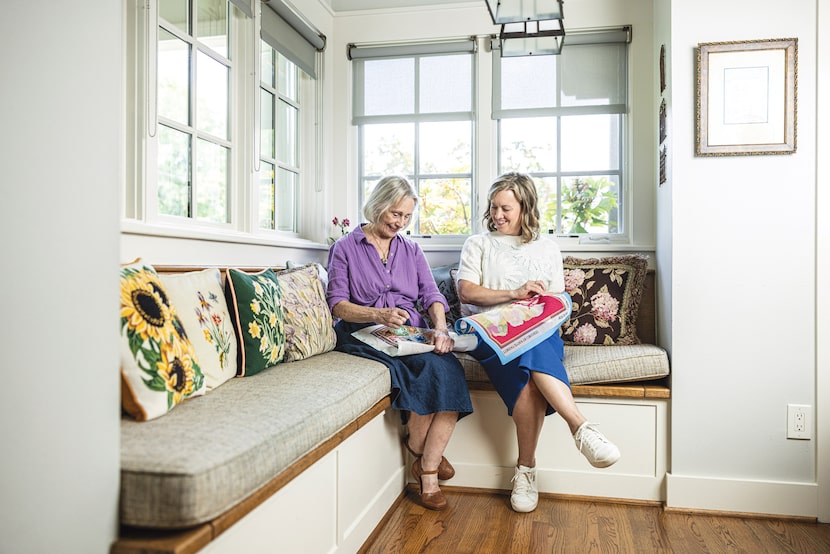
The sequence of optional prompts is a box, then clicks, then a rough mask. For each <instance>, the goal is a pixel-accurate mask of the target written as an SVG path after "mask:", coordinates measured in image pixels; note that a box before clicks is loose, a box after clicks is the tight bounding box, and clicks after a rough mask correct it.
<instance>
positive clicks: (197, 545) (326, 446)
mask: <svg viewBox="0 0 830 554" xmlns="http://www.w3.org/2000/svg"><path fill="white" fill-rule="evenodd" d="M665 381H666V380H660V381H653V382H651V381H650V382H645V383H618V384H602V385H574V386H573V387H572V390H573V394H574V397H577V398H591V397H593V398H601V399H606V400H607V399H615V398H616V399H629V400H630V399H668V398H670V397H671V392H670V389H669V387H668V386H667V383H666V382H665ZM469 385H470V389H471V390H493V388H492V386H491V385H490V384H489V383H470V384H469ZM390 405H391V403H390V400H389V398H388V397H387V398H384V399H383V400H381V401H380V402H378V403H377V404H375V406H373V407H372V408H371V409H370V410H368V411H367V412H365V413H364V414H363V415H361V416H360V417H359V418H358V419H356V420H355V421H353V422H352V423H350V424H349V425H348V426H346V427H344V428H343V429H341V430H340V431H339V432H338V433H337V434H336V435H335V436H333V437H331V438H330V439H329V440H327V441H326V442H325V443H323V444H321V445H320V446H318V447H317V448H315V449H314V450H312V451H311V452H309V453H308V454H307V455H306V456H304V457H303V458H301V459H299V460H297V461H296V462H295V463H294V464H292V465H291V466H289V467H288V468H287V469H286V470H285V471H283V472H282V473H280V474H279V475H277V476H276V477H274V478H273V479H272V480H271V481H269V482H268V483H267V484H266V485H265V486H263V487H262V488H261V489H259V490H258V491H256V492H255V493H254V494H252V495H251V496H250V497H248V498H247V499H245V500H244V501H243V502H241V503H239V504H237V505H236V506H234V507H233V508H232V509H231V510H229V511H228V512H226V513H224V514H222V515H220V516H218V517H216V518H215V519H213V520H211V521H209V522H207V523H204V524H201V525H199V526H196V527H193V528H190V529H185V530H176V531H164V530H152V529H138V528H131V527H123V528H122V529H121V532H120V536H119V538H118V540H117V541H116V542H115V543H113V545H112V548H111V549H110V552H111V554H192V553H196V552H198V551H200V550H201V549H203V548H205V547H206V546H207V545H208V544H209V543H210V542H211V541H213V540H214V539H215V538H216V537H218V536H219V535H221V534H222V533H223V532H225V531H227V530H228V529H229V528H230V527H231V526H232V525H233V524H235V523H236V522H238V521H239V520H241V519H242V518H243V517H245V516H246V515H247V514H248V513H250V512H251V511H253V510H254V509H255V508H257V507H258V506H259V505H261V504H262V503H263V502H265V501H266V500H267V499H268V498H270V497H271V496H272V495H274V494H275V493H276V492H277V491H279V490H280V489H282V488H283V487H284V486H285V485H287V484H288V483H289V482H291V481H292V480H293V479H294V478H295V477H296V476H298V475H299V474H301V473H302V472H303V471H305V470H306V469H308V468H309V467H311V466H312V465H313V464H314V463H315V462H317V461H318V460H319V459H321V458H322V457H323V456H325V455H326V454H327V453H329V452H331V451H332V450H334V449H335V448H336V447H337V446H338V445H340V444H341V443H343V442H344V441H345V440H346V439H347V438H349V437H350V436H351V435H353V434H354V433H355V432H356V431H357V430H358V429H360V428H361V427H363V426H364V425H366V424H367V423H368V422H369V421H371V420H372V419H374V418H375V417H376V416H377V415H379V414H381V413H382V412H384V411H385V410H386V409H388V408H389V407H390Z"/></svg>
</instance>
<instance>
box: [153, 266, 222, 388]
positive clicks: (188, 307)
mask: <svg viewBox="0 0 830 554" xmlns="http://www.w3.org/2000/svg"><path fill="white" fill-rule="evenodd" d="M159 277H160V278H161V282H162V284H163V285H164V288H165V289H166V290H167V294H168V296H169V297H170V301H171V303H172V304H173V306H175V308H176V311H177V312H178V315H179V318H180V319H181V321H182V325H183V326H184V330H185V332H186V333H187V336H188V337H190V340H191V342H192V343H193V349H194V350H195V351H196V356H197V357H198V358H199V364H200V366H201V368H202V372H203V373H204V374H205V383H206V384H207V390H208V391H210V390H213V389H215V388H216V387H218V386H219V385H221V384H222V383H224V382H225V381H227V380H228V379H230V378H232V377H236V357H237V352H236V349H237V346H236V336H235V335H234V332H233V324H232V323H231V316H230V313H229V311H228V304H227V302H226V301H225V294H224V290H223V289H222V274H221V273H220V272H219V269H216V268H211V269H205V270H203V271H192V272H189V273H179V274H172V273H171V274H164V273H162V274H160V275H159Z"/></svg>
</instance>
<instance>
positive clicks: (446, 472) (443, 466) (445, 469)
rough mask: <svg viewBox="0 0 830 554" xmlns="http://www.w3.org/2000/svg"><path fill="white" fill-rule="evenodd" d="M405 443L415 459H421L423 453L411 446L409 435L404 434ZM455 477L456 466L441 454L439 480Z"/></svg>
mask: <svg viewBox="0 0 830 554" xmlns="http://www.w3.org/2000/svg"><path fill="white" fill-rule="evenodd" d="M403 445H404V447H405V448H406V449H407V450H409V453H410V454H412V456H414V457H415V459H419V458H420V457H421V456H423V453H422V454H418V453H417V452H415V451H414V450H412V447H411V446H409V435H404V437H403ZM453 477H455V468H454V467H452V464H451V463H450V462H449V460H447V459H446V458H445V457H443V456H441V463H440V464H438V480H439V481H446V480H448V479H452V478H453Z"/></svg>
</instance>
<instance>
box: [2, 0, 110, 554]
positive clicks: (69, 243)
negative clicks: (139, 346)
mask: <svg viewBox="0 0 830 554" xmlns="http://www.w3.org/2000/svg"><path fill="white" fill-rule="evenodd" d="M0 47H1V48H0V49H2V51H3V56H2V57H0V75H2V85H1V86H0V122H2V128H3V133H2V136H0V168H2V173H0V187H2V200H1V201H0V236H2V237H3V238H2V246H1V247H0V259H2V264H3V271H2V273H0V306H2V312H3V317H2V318H0V337H2V339H0V340H2V351H3V363H2V367H3V386H2V387H0V444H2V447H0V449H2V455H0V499H2V500H0V552H14V553H27V552H37V553H40V552H67V553H84V554H86V553H101V552H107V551H108V550H109V545H110V544H111V542H112V540H113V539H114V537H115V534H116V526H117V505H118V469H119V435H118V433H119V430H118V421H119V414H120V405H119V397H118V346H117V344H118V301H117V298H118V195H119V191H120V189H121V183H122V180H123V179H122V176H121V168H120V156H121V154H120V149H119V145H120V143H121V141H122V133H123V130H122V127H121V125H120V123H119V121H120V119H121V112H120V106H121V97H122V90H121V88H120V80H121V7H120V3H119V2H113V1H111V0H88V1H85V2H57V3H55V2H50V3H44V2H7V3H4V6H3V16H2V18H0Z"/></svg>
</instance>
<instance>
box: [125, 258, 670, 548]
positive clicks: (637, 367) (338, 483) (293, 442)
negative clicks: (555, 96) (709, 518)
mask: <svg viewBox="0 0 830 554" xmlns="http://www.w3.org/2000/svg"><path fill="white" fill-rule="evenodd" d="M569 260H570V262H571V264H572V269H574V270H575V271H577V270H578V271H583V273H584V274H588V273H590V274H594V273H596V274H597V275H598V274H599V271H598V270H599V269H603V268H604V267H605V266H600V265H597V262H596V261H594V262H589V263H588V265H587V266H581V265H580V264H581V261H579V260H575V259H569ZM605 261H606V262H607V261H609V260H608V259H606V260H605ZM610 261H612V262H614V263H617V262H619V263H622V264H623V265H625V263H627V260H622V259H620V258H615V259H613V260H610ZM567 262H568V260H566V268H568V263H567ZM638 264H639V265H638V267H637V268H635V269H634V270H632V271H633V273H629V269H628V266H625V267H623V269H619V268H616V269H614V268H612V270H611V271H610V272H608V273H607V274H608V275H611V276H612V277H611V278H612V281H619V282H620V283H622V285H630V284H632V283H635V282H636V284H637V287H638V288H639V290H637V291H634V292H635V293H636V294H635V295H636V296H638V297H639V298H632V297H631V296H630V294H631V291H630V290H629V288H630V287H628V288H626V286H622V287H621V289H620V296H619V301H620V313H619V318H620V320H623V319H624V318H628V317H632V316H634V319H631V320H630V321H619V322H618V323H622V325H621V326H619V325H618V328H619V327H621V334H622V335H625V332H626V331H628V332H629V333H631V332H636V337H638V338H633V335H632V336H629V337H628V338H624V339H623V341H622V342H629V341H630V342H631V344H604V345H603V344H601V345H594V346H582V345H576V344H566V367H567V368H568V371H569V375H570V377H571V380H572V386H573V392H574V395H575V396H576V397H577V401H578V403H579V404H580V406H581V408H582V409H583V411H585V412H586V415H588V417H589V419H592V415H594V414H596V415H600V416H602V419H601V421H602V423H603V425H606V424H608V425H609V427H608V428H605V427H604V430H605V429H611V430H616V429H620V428H621V427H624V426H628V427H631V428H630V429H628V430H627V432H626V433H625V436H615V435H614V434H613V433H609V436H612V437H614V440H615V441H616V442H618V444H619V445H620V447H621V449H622V451H623V460H621V461H620V462H619V465H621V466H622V470H621V471H619V472H611V473H610V474H609V475H605V476H603V475H602V474H601V473H599V472H600V471H603V470H595V469H593V468H591V467H590V466H588V465H587V462H585V463H584V467H583V466H581V465H579V464H581V463H582V460H579V459H578V458H577V457H578V453H576V451H575V449H574V448H573V445H572V443H571V445H569V446H567V447H562V445H561V444H560V443H562V441H563V440H565V439H568V438H569V437H564V439H563V436H562V429H561V427H562V426H561V425H560V426H557V425H556V424H546V429H545V434H544V435H543V438H542V443H543V444H541V445H540V449H539V454H540V456H539V458H540V462H542V458H543V457H544V458H546V460H545V462H546V463H548V462H556V463H557V464H559V463H560V462H561V465H558V466H557V465H555V464H554V465H553V466H550V467H548V468H547V469H546V467H543V466H542V465H541V464H540V476H539V481H540V490H541V491H542V492H555V493H564V494H578V495H582V496H601V497H609V498H628V499H633V500H637V501H642V500H646V501H648V500H651V501H656V502H659V501H660V500H662V499H663V497H661V494H662V493H661V490H662V480H663V478H664V476H665V467H666V458H667V442H668V437H667V425H666V420H667V411H668V410H667V408H668V402H669V397H670V393H669V387H668V373H669V367H668V360H667V357H666V352H665V351H664V350H663V349H661V348H659V347H657V346H655V345H654V344H653V343H654V342H655V339H654V327H655V325H654V314H655V309H654V308H655V306H654V277H655V276H654V273H653V272H652V271H650V270H649V271H646V268H645V265H644V262H642V261H638ZM612 265H613V264H612ZM635 265H637V264H635ZM614 267H616V266H614ZM621 267H622V266H621ZM152 269H153V270H154V271H155V272H157V274H158V275H159V280H160V284H161V285H167V284H170V286H173V287H179V291H178V293H177V294H178V295H179V296H178V297H179V298H180V297H181V296H180V294H181V288H182V285H183V284H184V285H188V283H187V280H189V279H190V278H191V276H193V278H195V276H197V275H198V276H200V278H201V277H204V275H205V274H208V273H209V274H210V275H211V278H215V277H216V275H217V274H218V276H219V278H220V284H219V285H218V286H220V287H222V288H223V289H224V293H225V297H224V300H225V306H226V309H227V310H228V311H229V312H230V313H231V314H233V315H232V317H231V318H230V320H231V321H232V322H233V323H234V329H235V331H234V332H235V336H233V337H231V338H232V339H233V340H234V341H236V343H235V345H231V346H236V348H235V349H232V350H233V352H235V353H236V356H235V357H236V359H237V364H236V371H235V375H237V376H233V377H232V378H231V377H230V376H227V377H221V378H219V379H218V380H217V375H216V374H212V376H211V374H209V373H208V375H207V376H206V380H207V381H208V383H210V381H211V379H212V380H213V381H214V387H213V388H207V390H204V391H203V392H201V393H196V394H193V395H192V397H190V398H188V399H186V400H183V401H181V402H180V403H177V404H175V405H174V406H172V407H168V408H167V409H162V412H163V413H161V415H158V416H155V417H150V418H148V420H146V421H138V420H136V418H135V417H134V416H133V415H128V414H126V413H125V415H124V416H123V418H122V421H121V499H120V518H121V526H122V528H121V532H120V537H119V539H118V540H117V541H116V542H115V543H114V544H113V546H112V549H111V552H112V553H114V554H115V553H118V554H123V553H139V552H140V553H145V554H146V553H153V552H171V553H172V552H176V553H186V552H198V551H202V552H257V551H291V550H297V551H299V550H302V551H329V552H332V551H333V552H353V551H356V550H357V549H358V548H359V547H360V545H361V544H362V543H363V542H364V541H365V540H366V538H367V537H368V536H369V534H370V533H371V532H372V530H373V529H374V528H375V526H376V525H377V524H378V523H379V522H380V521H381V519H382V518H383V516H384V514H385V513H386V511H387V510H388V509H389V507H390V506H391V505H392V504H393V503H394V502H395V501H396V500H397V499H398V498H399V497H400V495H401V494H403V493H404V491H405V488H406V483H407V479H408V471H407V470H408V460H407V457H406V454H405V452H404V451H403V449H402V447H401V445H400V435H401V433H402V429H401V425H400V419H399V417H398V414H397V412H395V410H392V409H391V408H390V400H389V388H390V380H389V374H388V371H387V369H386V367H385V366H383V365H382V364H380V363H377V362H373V361H370V360H366V359H363V358H357V357H354V356H350V355H347V354H343V353H340V352H336V351H333V350H332V347H333V343H332V342H331V336H329V335H328V332H329V331H330V329H329V330H327V329H326V326H327V325H328V326H330V324H331V322H330V319H329V320H328V321H319V319H320V318H322V319H325V312H327V308H326V306H325V300H324V297H323V291H324V287H323V284H322V278H321V277H320V275H319V273H320V272H319V270H318V268H317V266H316V264H309V265H307V266H302V267H300V268H293V269H291V270H281V269H280V268H276V269H275V270H274V273H273V275H276V276H277V280H276V281H277V282H278V283H279V284H280V288H281V293H280V294H278V295H277V296H278V300H279V301H278V302H276V304H280V307H281V317H284V320H283V331H284V335H285V343H286V345H287V346H286V349H285V354H284V357H283V358H281V360H278V363H275V364H270V365H269V364H266V366H265V367H261V368H258V369H257V370H256V371H252V368H253V366H252V365H251V364H252V360H251V358H252V353H253V355H254V356H253V357H256V356H255V354H256V352H254V351H253V350H251V349H250V348H249V347H250V346H251V343H250V341H249V340H248V339H249V337H245V336H243V335H244V334H245V333H246V331H250V330H251V329H252V327H250V321H249V322H248V326H247V327H246V326H244V325H242V324H241V322H242V318H243V315H242V313H241V310H242V309H243V308H244V307H245V306H246V305H248V304H250V305H251V306H253V305H254V304H255V301H256V298H255V299H254V300H253V301H252V300H251V299H250V298H247V297H246V298H245V299H244V300H243V299H242V297H244V294H243V293H242V292H241V289H234V290H233V291H232V292H231V293H229V292H228V291H229V289H233V287H230V286H229V285H228V282H227V281H228V279H229V275H230V274H231V272H232V270H231V269H230V268H226V267H223V268H204V267H201V268H197V267H178V266H175V267H171V266H166V267H159V266H157V267H154V268H152ZM261 272H262V270H260V269H251V268H248V269H243V270H239V269H237V268H234V269H233V275H234V280H236V279H238V278H239V277H240V275H241V274H243V273H244V274H245V278H248V279H250V277H251V276H255V275H259V274H261ZM269 272H270V270H265V271H264V272H262V273H263V274H269ZM433 272H434V275H435V277H436V281H437V282H438V283H439V286H440V287H441V288H442V292H444V294H445V295H446V296H447V297H448V300H449V301H450V302H451V304H452V305H453V309H454V310H457V297H456V296H455V288H454V282H453V267H441V268H434V270H433ZM170 276H176V277H177V278H179V282H175V281H176V280H175V279H174V280H173V281H171V280H169V277H170ZM615 276H616V277H615ZM269 279H271V277H270V276H269ZM292 279H293V280H292ZM182 280H183V281H184V283H183V282H180V281H182ZM594 281H595V280H590V279H588V280H586V283H589V284H595V283H594ZM157 285H158V283H156V284H155V285H154V286H157ZM211 286H213V285H211ZM255 286H256V285H254V287H255ZM197 288H198V287H197ZM185 290H186V287H185ZM604 290H605V289H604ZM172 292H173V291H172V290H167V289H165V296H166V297H167V298H168V299H169V301H170V302H171V304H172V305H173V307H175V308H177V310H176V311H177V312H178V313H179V314H181V317H182V322H181V325H182V326H183V327H184V328H185V329H187V328H188V326H187V325H185V324H187V323H188V321H187V316H185V315H184V314H185V312H186V309H185V308H184V307H179V306H177V305H176V299H177V298H176V297H174V296H173V295H170V294H168V293H172ZM190 292H193V293H198V292H204V291H197V290H196V289H194V290H193V291H190ZM583 293H584V291H583ZM626 295H629V296H626ZM123 298H124V285H123V283H122V302H123ZM198 298H199V299H200V300H199V303H201V307H202V308H205V307H207V306H208V304H209V303H210V302H215V304H214V308H215V310H216V312H215V313H216V314H220V310H219V306H220V305H221V304H222V303H221V299H219V298H217V297H216V295H209V296H208V295H202V296H198ZM574 298H575V312H576V310H577V308H578V307H579V305H581V303H580V302H577V297H574ZM199 303H197V308H198V307H199ZM235 303H236V304H238V305H237V306H234V304H235ZM632 305H633V306H634V307H635V308H639V309H635V310H634V312H635V313H634V314H632V313H628V312H627V310H630V309H631V307H632ZM257 307H258V308H259V307H260V305H259V304H257ZM321 310H323V311H321ZM196 311H197V312H198V310H196ZM234 312H236V313H234ZM197 315H199V317H197V321H198V322H199V324H205V321H206V319H207V318H205V317H204V316H205V315H206V314H204V313H201V314H200V313H197ZM454 315H457V313H456V314H454ZM216 317H217V318H219V319H221V317H219V315H217V316H216ZM329 317H330V316H329ZM214 321H216V319H214ZM190 325H196V323H193V322H191V323H190ZM626 326H627V327H628V329H626ZM563 329H564V327H563ZM635 329H636V331H635ZM257 330H258V331H259V332H260V334H259V335H258V336H259V337H260V339H259V341H260V342H259V343H255V344H254V346H255V347H256V346H261V345H262V344H263V341H264V340H265V339H263V338H262V337H264V336H266V334H267V333H264V332H262V330H261V329H257ZM574 330H575V327H574V328H572V329H571V331H572V332H573V331H574ZM618 330H620V329H618ZM566 331H567V329H566ZM600 331H601V330H600ZM317 332H319V336H317V335H315V333H317ZM187 335H188V336H189V337H190V340H192V341H194V343H195V342H197V340H198V339H199V338H200V337H201V335H200V334H199V333H193V332H188V333H187ZM209 335H210V333H208V332H207V331H206V330H205V332H204V336H205V338H206V339H207V338H208V336H209ZM617 338H619V337H617ZM122 340H123V339H122ZM304 341H305V343H304ZM208 342H210V341H208ZM211 344H212V345H213V346H216V342H215V341H214V343H211ZM226 346H227V345H226ZM196 352H197V353H198V350H196ZM224 354H225V358H227V357H228V356H229V355H230V350H229V349H228V348H226V349H225V351H224ZM459 357H460V359H461V360H462V365H463V366H464V368H465V371H466V373H467V378H468V383H469V385H470V388H471V394H472V396H473V401H474V407H475V409H476V413H474V414H473V415H471V416H469V417H468V418H465V419H463V420H461V422H459V425H458V427H457V429H456V434H455V435H454V436H453V441H452V442H451V445H450V449H448V451H447V457H448V458H449V459H450V460H451V461H452V462H453V464H454V465H455V467H456V470H457V475H456V477H455V478H454V479H453V480H452V481H449V482H447V483H445V484H444V486H470V487H477V488H493V489H504V488H508V487H509V476H510V475H512V464H513V463H514V461H513V462H511V461H510V459H511V456H513V458H512V460H515V455H514V454H512V453H511V451H510V449H511V448H513V444H514V443H515V439H514V437H513V436H512V434H511V433H512V429H511V426H512V423H511V422H510V419H509V418H508V417H506V415H505V413H504V407H503V405H502V404H500V402H501V401H500V400H499V399H498V397H497V395H496V394H495V392H494V391H493V390H492V388H491V387H490V386H489V383H488V381H487V377H486V375H485V374H484V373H483V371H482V369H481V367H480V366H479V365H478V364H477V363H476V362H475V361H474V360H472V359H471V358H469V357H465V356H464V355H459ZM122 358H123V356H122ZM205 358H206V356H205ZM199 359H200V360H201V358H199ZM207 361H208V360H206V359H205V361H203V362H201V365H202V366H203V367H205V368H207V367H208V363H207ZM124 371H125V369H124V367H123V363H122V375H123V374H124ZM206 371H207V369H206ZM125 381H126V378H125ZM220 381H221V382H220ZM217 382H218V384H216V383H217ZM131 386H132V387H135V384H133V385H129V384H127V385H125V387H126V388H127V389H129V388H130V387H131ZM132 392H133V393H134V392H135V391H132ZM122 394H123V395H126V396H127V397H129V396H130V391H129V390H127V391H126V392H124V393H122ZM122 400H123V399H122ZM124 403H125V409H127V407H128V406H129V407H130V408H131V409H133V410H134V408H135V406H130V401H129V400H124ZM139 404H141V402H140V401H139ZM128 411H129V410H128ZM139 413H140V412H139ZM548 428H550V430H548ZM548 449H555V450H565V449H567V455H566V456H563V457H562V458H561V459H560V460H558V461H557V460H553V459H547V458H549V456H548V455H547V454H546V452H547V450H548ZM554 457H555V456H550V458H554ZM626 458H631V459H632V460H633V465H630V466H628V465H625V464H626ZM637 464H639V465H643V464H645V467H642V468H640V467H639V466H638V465H637ZM612 469H613V468H612ZM644 491H645V492H644Z"/></svg>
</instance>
